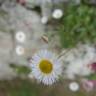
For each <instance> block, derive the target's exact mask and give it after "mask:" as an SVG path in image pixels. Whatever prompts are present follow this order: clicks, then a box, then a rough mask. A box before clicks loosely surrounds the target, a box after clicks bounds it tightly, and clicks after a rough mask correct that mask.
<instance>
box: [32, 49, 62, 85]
mask: <svg viewBox="0 0 96 96" xmlns="http://www.w3.org/2000/svg"><path fill="white" fill-rule="evenodd" d="M31 67H32V73H33V75H34V77H35V78H36V79H37V81H39V82H42V83H44V84H45V85H52V84H53V83H55V82H56V81H57V80H58V79H59V76H60V75H61V73H62V63H61V62H60V60H59V59H57V58H56V57H55V54H53V53H52V52H49V51H47V50H41V51H39V52H38V53H37V54H35V55H34V56H33V57H32V61H31Z"/></svg>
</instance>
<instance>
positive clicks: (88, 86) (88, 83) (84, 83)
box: [82, 79, 96, 92]
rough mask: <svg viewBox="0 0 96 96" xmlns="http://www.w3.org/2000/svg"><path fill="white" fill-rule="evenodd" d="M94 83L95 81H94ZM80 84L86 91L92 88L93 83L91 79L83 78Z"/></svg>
mask: <svg viewBox="0 0 96 96" xmlns="http://www.w3.org/2000/svg"><path fill="white" fill-rule="evenodd" d="M95 83H96V82H95ZM82 86H83V88H84V89H85V90H86V91H88V92H89V91H92V90H93V89H94V83H93V81H91V80H87V79H84V80H83V81H82Z"/></svg>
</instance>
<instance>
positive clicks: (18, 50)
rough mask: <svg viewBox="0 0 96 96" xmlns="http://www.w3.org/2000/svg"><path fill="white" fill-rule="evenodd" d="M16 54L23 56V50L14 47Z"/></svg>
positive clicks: (20, 47) (19, 47)
mask: <svg viewBox="0 0 96 96" xmlns="http://www.w3.org/2000/svg"><path fill="white" fill-rule="evenodd" d="M15 50H16V54H17V55H23V54H24V51H25V50H24V48H23V47H22V46H16V49H15Z"/></svg>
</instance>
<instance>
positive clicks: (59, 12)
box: [52, 9, 63, 19]
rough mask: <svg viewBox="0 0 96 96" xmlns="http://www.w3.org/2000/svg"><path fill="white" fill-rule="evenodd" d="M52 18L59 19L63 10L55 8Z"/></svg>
mask: <svg viewBox="0 0 96 96" xmlns="http://www.w3.org/2000/svg"><path fill="white" fill-rule="evenodd" d="M52 16H53V18H55V19H60V18H61V17H62V16H63V11H62V10H61V9H56V10H54V12H53V15H52Z"/></svg>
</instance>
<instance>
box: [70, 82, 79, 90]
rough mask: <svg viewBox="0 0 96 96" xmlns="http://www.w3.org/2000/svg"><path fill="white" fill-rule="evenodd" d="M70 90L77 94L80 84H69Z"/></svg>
mask: <svg viewBox="0 0 96 96" xmlns="http://www.w3.org/2000/svg"><path fill="white" fill-rule="evenodd" d="M69 89H70V90H71V91H73V92H76V91H78V90H79V84H78V83H77V82H72V83H70V84H69Z"/></svg>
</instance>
